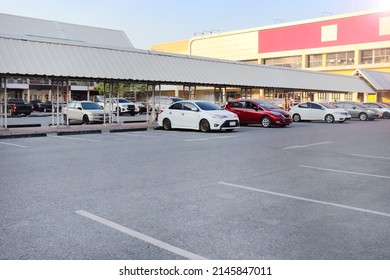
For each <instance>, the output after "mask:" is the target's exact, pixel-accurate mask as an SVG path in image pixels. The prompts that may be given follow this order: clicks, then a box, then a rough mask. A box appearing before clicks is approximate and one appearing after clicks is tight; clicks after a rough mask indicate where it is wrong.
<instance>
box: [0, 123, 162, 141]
mask: <svg viewBox="0 0 390 280" xmlns="http://www.w3.org/2000/svg"><path fill="white" fill-rule="evenodd" d="M156 126H157V123H146V122H134V123H120V124H116V123H114V124H91V125H70V126H63V125H60V126H22V127H11V128H0V139H7V138H24V137H45V136H47V134H57V135H76V134H94V133H102V132H110V133H117V132H129V131H143V130H148V129H154V128H156Z"/></svg>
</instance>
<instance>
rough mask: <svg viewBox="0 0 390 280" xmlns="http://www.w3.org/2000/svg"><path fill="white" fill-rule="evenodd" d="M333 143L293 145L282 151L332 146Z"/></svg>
mask: <svg viewBox="0 0 390 280" xmlns="http://www.w3.org/2000/svg"><path fill="white" fill-rule="evenodd" d="M332 143H333V142H318V143H312V144H306V145H295V146H290V147H285V148H283V149H282V150H290V149H300V148H307V147H312V146H318V145H327V144H332Z"/></svg>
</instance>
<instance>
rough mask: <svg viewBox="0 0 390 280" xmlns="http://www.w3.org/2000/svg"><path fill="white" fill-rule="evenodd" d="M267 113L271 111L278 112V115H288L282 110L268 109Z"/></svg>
mask: <svg viewBox="0 0 390 280" xmlns="http://www.w3.org/2000/svg"><path fill="white" fill-rule="evenodd" d="M268 111H271V112H278V113H281V114H283V115H289V113H288V112H286V111H285V110H282V109H268Z"/></svg>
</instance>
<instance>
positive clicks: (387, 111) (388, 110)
mask: <svg viewBox="0 0 390 280" xmlns="http://www.w3.org/2000/svg"><path fill="white" fill-rule="evenodd" d="M362 104H364V106H366V107H368V108H373V109H375V110H377V111H379V113H380V117H381V118H382V119H390V105H387V104H384V103H381V102H363V103H362Z"/></svg>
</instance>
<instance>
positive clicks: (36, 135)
mask: <svg viewBox="0 0 390 280" xmlns="http://www.w3.org/2000/svg"><path fill="white" fill-rule="evenodd" d="M46 136H47V133H24V134H7V135H0V139H11V138H30V137H46Z"/></svg>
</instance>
